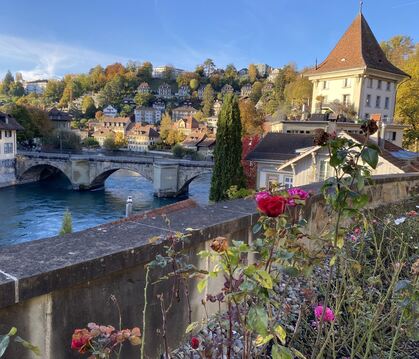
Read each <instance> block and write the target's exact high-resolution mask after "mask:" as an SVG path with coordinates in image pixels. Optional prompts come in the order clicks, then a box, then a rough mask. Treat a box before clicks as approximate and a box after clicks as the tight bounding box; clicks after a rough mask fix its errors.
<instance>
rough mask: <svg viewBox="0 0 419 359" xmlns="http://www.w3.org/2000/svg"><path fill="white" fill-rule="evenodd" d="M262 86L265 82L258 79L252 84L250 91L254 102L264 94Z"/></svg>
mask: <svg viewBox="0 0 419 359" xmlns="http://www.w3.org/2000/svg"><path fill="white" fill-rule="evenodd" d="M262 88H263V84H262V82H259V81H256V82H255V83H254V84H253V85H252V91H251V92H250V96H249V97H250V99H251V100H252V101H253V103H257V102H258V101H259V99H260V97H261V96H262Z"/></svg>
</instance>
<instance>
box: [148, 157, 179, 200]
mask: <svg viewBox="0 0 419 359" xmlns="http://www.w3.org/2000/svg"><path fill="white" fill-rule="evenodd" d="M178 182H179V165H178V164H174V163H170V162H158V163H154V165H153V187H154V195H155V196H156V197H159V198H172V197H177V196H178V195H179V194H178V191H179V184H178Z"/></svg>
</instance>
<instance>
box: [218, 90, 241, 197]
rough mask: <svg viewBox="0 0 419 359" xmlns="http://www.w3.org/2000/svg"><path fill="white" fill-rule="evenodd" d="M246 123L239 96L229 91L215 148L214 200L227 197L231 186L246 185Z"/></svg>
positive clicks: (219, 122) (219, 121) (225, 98)
mask: <svg viewBox="0 0 419 359" xmlns="http://www.w3.org/2000/svg"><path fill="white" fill-rule="evenodd" d="M241 133H242V126H241V121H240V109H239V103H238V100H237V97H236V96H234V95H233V94H227V95H226V96H225V97H224V103H223V107H222V108H221V112H220V116H219V120H218V129H217V138H216V146H215V151H214V170H213V174H212V178H211V190H210V200H212V201H216V202H218V201H220V200H223V199H226V198H227V190H228V189H229V188H230V187H231V186H237V187H238V188H242V187H244V186H245V179H244V174H243V167H242V165H241V156H242V141H241Z"/></svg>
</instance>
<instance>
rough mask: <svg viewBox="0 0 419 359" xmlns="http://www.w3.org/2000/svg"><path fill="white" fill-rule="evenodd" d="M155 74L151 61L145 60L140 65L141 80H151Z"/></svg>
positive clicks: (138, 73) (138, 71)
mask: <svg viewBox="0 0 419 359" xmlns="http://www.w3.org/2000/svg"><path fill="white" fill-rule="evenodd" d="M152 75H153V65H152V64H151V62H149V61H145V62H143V64H142V65H141V66H139V67H138V70H137V77H138V80H139V82H150V81H151V79H152Z"/></svg>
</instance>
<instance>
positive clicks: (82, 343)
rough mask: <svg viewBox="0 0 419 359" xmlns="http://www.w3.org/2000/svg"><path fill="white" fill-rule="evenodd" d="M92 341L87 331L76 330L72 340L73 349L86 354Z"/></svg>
mask: <svg viewBox="0 0 419 359" xmlns="http://www.w3.org/2000/svg"><path fill="white" fill-rule="evenodd" d="M90 339H91V336H90V334H89V331H88V330H87V329H76V330H75V331H74V334H73V336H72V338H71V349H73V350H78V351H79V353H85V352H86V350H87V348H86V347H87V345H88V344H89V341H90Z"/></svg>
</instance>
